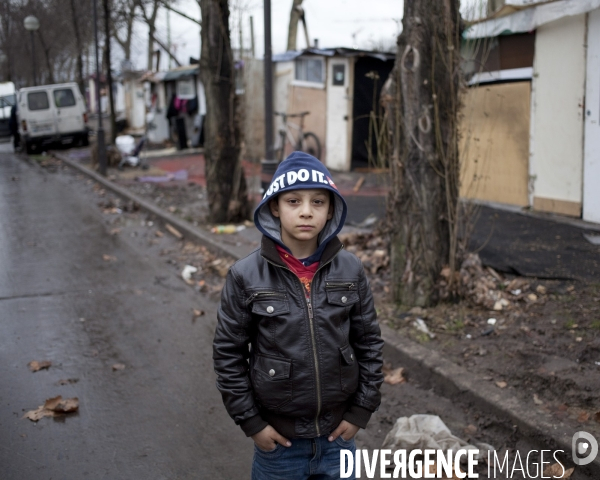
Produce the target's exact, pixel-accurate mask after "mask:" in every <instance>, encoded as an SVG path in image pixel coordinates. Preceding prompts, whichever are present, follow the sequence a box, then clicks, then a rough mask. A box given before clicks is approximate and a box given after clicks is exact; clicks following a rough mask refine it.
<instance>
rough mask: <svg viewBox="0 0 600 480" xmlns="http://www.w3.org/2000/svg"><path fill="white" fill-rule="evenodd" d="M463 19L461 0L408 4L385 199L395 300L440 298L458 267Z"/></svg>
mask: <svg viewBox="0 0 600 480" xmlns="http://www.w3.org/2000/svg"><path fill="white" fill-rule="evenodd" d="M459 25H460V13H459V1H458V0H413V1H406V2H404V19H403V26H404V28H403V31H402V34H401V35H400V36H399V37H398V51H397V56H396V65H395V68H394V72H393V74H392V75H393V81H392V87H391V90H390V95H391V97H392V98H393V100H392V102H391V103H392V105H393V109H392V112H391V113H392V114H391V115H390V117H392V128H393V131H392V138H393V152H392V158H391V161H390V165H391V177H392V189H391V192H390V195H389V198H388V220H389V225H390V227H391V228H390V231H391V257H392V276H393V283H394V287H393V288H394V291H393V293H394V300H395V301H397V302H399V303H401V304H404V305H418V306H428V305H432V304H434V303H436V302H437V301H438V294H437V288H436V282H437V280H438V279H439V276H440V272H441V270H442V268H444V267H445V266H449V267H450V269H451V272H454V271H455V268H456V255H457V238H456V237H457V209H458V186H459V183H458V182H459V162H458V135H457V117H458V109H459V98H458V93H459V79H460V70H459V45H460V43H459V42H460V31H459ZM387 98H389V96H388V97H387ZM453 278H454V276H453V275H451V276H450V279H453Z"/></svg>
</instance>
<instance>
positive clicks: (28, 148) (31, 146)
mask: <svg viewBox="0 0 600 480" xmlns="http://www.w3.org/2000/svg"><path fill="white" fill-rule="evenodd" d="M35 151H36V147H35V143H33V142H25V152H27V154H28V155H31V154H33V153H35Z"/></svg>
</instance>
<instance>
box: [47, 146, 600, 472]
mask: <svg viewBox="0 0 600 480" xmlns="http://www.w3.org/2000/svg"><path fill="white" fill-rule="evenodd" d="M52 155H53V156H54V157H56V158H58V159H59V160H61V161H63V162H64V163H65V164H67V165H68V166H70V167H72V168H74V169H76V170H78V171H79V172H81V173H83V174H85V175H87V176H89V177H90V178H92V179H93V180H95V181H97V182H98V183H100V184H102V185H103V186H104V187H106V188H108V189H109V190H111V191H112V192H114V193H116V194H117V195H119V196H120V197H123V198H125V199H127V200H131V201H133V202H136V203H137V204H138V205H139V206H140V208H142V209H143V210H145V211H147V212H149V213H151V214H153V215H155V216H156V217H158V218H160V219H161V220H162V221H164V222H165V223H169V224H171V225H173V226H174V227H175V228H177V229H178V230H180V231H181V232H182V233H183V234H185V235H186V236H189V237H190V238H193V239H194V240H196V241H198V242H199V243H201V244H203V245H204V246H205V247H206V248H208V249H211V250H212V251H213V252H215V253H218V254H221V255H226V256H229V257H232V258H234V259H235V260H239V259H240V258H242V256H243V255H240V254H238V253H237V252H234V251H232V249H231V248H228V247H227V246H226V245H223V244H220V243H218V242H216V241H215V240H213V239H212V238H211V237H210V236H209V235H207V234H206V233H205V232H203V231H202V230H201V229H199V228H196V227H194V226H193V225H190V224H189V223H188V222H186V221H185V220H181V219H179V218H176V217H174V216H173V215H171V214H169V213H168V212H166V211H164V210H163V209H161V208H159V207H157V206H156V205H154V204H153V203H151V202H149V201H147V200H145V199H143V198H141V197H139V196H137V195H135V194H133V193H131V192H130V191H128V190H127V189H125V188H123V187H121V186H119V185H117V184H116V183H114V182H112V181H111V180H108V179H107V178H105V177H103V176H101V175H99V174H97V173H96V172H94V171H92V170H90V169H89V168H87V167H84V166H83V165H81V164H79V163H77V162H74V161H72V160H70V159H68V158H66V157H65V156H63V155H61V154H58V153H55V152H53V153H52ZM380 326H381V335H382V338H383V340H384V343H385V346H384V357H385V358H386V359H387V360H388V361H391V362H392V364H394V365H397V364H400V365H402V366H403V367H405V368H407V369H408V370H409V371H410V372H411V373H412V374H413V375H414V376H415V377H418V379H419V383H420V384H422V385H424V386H427V387H429V388H434V389H435V390H436V392H438V393H440V394H442V395H443V396H446V397H447V398H450V399H453V400H460V401H462V402H463V403H466V404H468V405H472V406H474V407H476V408H478V409H480V410H482V411H485V412H487V413H489V414H492V415H495V416H497V417H498V418H499V419H502V421H504V422H506V421H507V420H508V421H510V422H511V424H512V425H514V426H516V427H517V428H518V429H519V430H520V431H521V432H522V433H523V434H525V435H527V436H528V440H529V441H530V442H533V443H535V444H543V445H545V446H547V447H550V448H552V449H554V450H563V451H564V452H565V455H564V457H565V458H568V459H569V460H572V455H571V449H572V443H571V442H572V434H573V433H574V432H571V433H569V432H567V431H566V430H565V429H564V428H559V427H557V425H556V424H554V423H553V422H552V421H551V418H550V417H549V416H546V415H543V414H542V413H540V412H538V411H537V410H535V409H534V408H532V407H530V406H527V405H526V404H524V403H523V402H522V401H520V400H519V399H517V398H516V397H515V396H514V395H512V394H510V392H508V391H505V390H501V389H499V388H497V387H495V386H493V385H491V384H490V383H489V382H488V381H486V380H483V379H478V378H474V377H473V374H471V373H470V372H468V371H467V370H466V369H465V368H463V367H461V366H459V365H456V364H454V363H453V362H451V361H449V360H447V359H446V358H444V357H443V356H442V355H440V354H439V353H438V352H435V351H432V350H430V349H428V348H425V347H423V346H421V345H419V344H418V343H415V342H413V341H412V340H408V339H406V338H404V337H402V336H400V335H399V334H398V333H397V332H395V331H394V330H392V329H391V328H390V327H388V326H387V325H384V324H380ZM578 469H579V471H580V472H581V473H584V472H585V473H586V474H587V473H589V474H590V475H591V477H590V478H600V458H596V460H594V461H593V462H592V463H591V464H589V465H587V466H585V467H578Z"/></svg>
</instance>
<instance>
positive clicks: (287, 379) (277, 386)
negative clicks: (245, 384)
mask: <svg viewBox="0 0 600 480" xmlns="http://www.w3.org/2000/svg"><path fill="white" fill-rule="evenodd" d="M291 373H292V361H291V360H288V359H287V358H280V357H267V356H264V355H255V357H254V366H253V367H252V373H251V377H252V388H253V389H254V394H255V395H256V399H257V400H258V402H259V403H260V404H261V405H262V406H264V407H267V408H280V407H282V406H284V405H285V404H287V403H289V402H290V401H291V400H292V378H291Z"/></svg>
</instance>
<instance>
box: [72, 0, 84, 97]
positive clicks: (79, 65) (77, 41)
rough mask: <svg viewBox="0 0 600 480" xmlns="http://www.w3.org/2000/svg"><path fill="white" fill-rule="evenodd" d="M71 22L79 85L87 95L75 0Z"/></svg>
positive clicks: (82, 92) (73, 0) (73, 1)
mask: <svg viewBox="0 0 600 480" xmlns="http://www.w3.org/2000/svg"><path fill="white" fill-rule="evenodd" d="M71 20H72V21H73V33H74V34H75V49H76V50H77V83H78V84H79V90H81V94H82V95H85V85H84V81H83V45H82V44H81V35H80V34H79V18H78V16H77V11H76V10H75V0H71Z"/></svg>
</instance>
